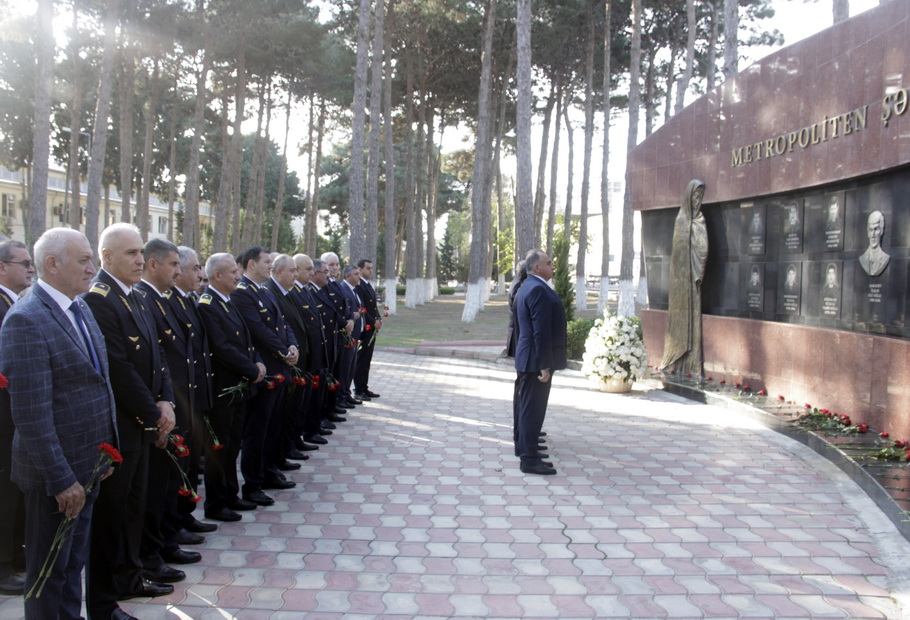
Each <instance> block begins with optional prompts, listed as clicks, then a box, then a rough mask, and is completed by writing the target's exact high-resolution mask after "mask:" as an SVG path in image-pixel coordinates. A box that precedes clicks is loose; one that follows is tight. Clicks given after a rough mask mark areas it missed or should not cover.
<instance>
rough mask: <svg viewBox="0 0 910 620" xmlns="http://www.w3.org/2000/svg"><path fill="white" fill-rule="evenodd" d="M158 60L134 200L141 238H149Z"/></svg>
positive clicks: (147, 109) (150, 93)
mask: <svg viewBox="0 0 910 620" xmlns="http://www.w3.org/2000/svg"><path fill="white" fill-rule="evenodd" d="M158 75H159V65H158V59H157V58H155V60H154V65H153V69H152V75H151V79H150V80H149V100H148V104H147V106H146V113H145V141H144V143H143V146H142V192H141V193H140V194H139V195H138V196H137V198H136V219H138V220H139V233H140V235H142V238H143V239H145V240H148V238H149V192H150V189H149V188H150V187H151V180H152V138H153V137H154V135H155V134H154V132H155V125H157V121H158Z"/></svg>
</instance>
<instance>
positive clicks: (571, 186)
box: [562, 93, 575, 230]
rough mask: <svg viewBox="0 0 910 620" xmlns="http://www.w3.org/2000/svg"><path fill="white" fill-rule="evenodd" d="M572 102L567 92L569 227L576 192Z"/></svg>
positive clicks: (566, 215)
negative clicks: (571, 116) (570, 114)
mask: <svg viewBox="0 0 910 620" xmlns="http://www.w3.org/2000/svg"><path fill="white" fill-rule="evenodd" d="M571 103H572V97H571V93H566V102H565V105H564V106H563V108H562V114H563V120H565V122H566V138H568V144H569V161H568V168H569V170H568V177H567V180H566V208H565V212H564V213H563V221H562V224H563V226H565V227H566V230H568V229H569V224H570V223H571V221H572V198H573V196H574V194H575V132H574V131H573V129H572V122H571V121H570V120H569V106H570V105H571Z"/></svg>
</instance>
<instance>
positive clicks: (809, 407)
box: [803, 403, 812, 409]
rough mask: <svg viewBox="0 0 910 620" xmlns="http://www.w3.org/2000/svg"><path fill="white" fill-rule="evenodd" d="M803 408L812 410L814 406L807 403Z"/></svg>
mask: <svg viewBox="0 0 910 620" xmlns="http://www.w3.org/2000/svg"><path fill="white" fill-rule="evenodd" d="M803 407H805V408H806V409H812V405H810V404H809V403H806V404H805V405H803Z"/></svg>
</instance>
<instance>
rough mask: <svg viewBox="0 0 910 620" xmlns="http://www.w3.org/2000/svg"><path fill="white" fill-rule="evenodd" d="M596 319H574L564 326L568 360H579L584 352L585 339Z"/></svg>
mask: <svg viewBox="0 0 910 620" xmlns="http://www.w3.org/2000/svg"><path fill="white" fill-rule="evenodd" d="M595 320H596V319H574V320H572V321H569V323H568V325H567V326H566V343H567V351H566V352H567V355H568V358H569V359H570V360H580V359H581V356H582V355H584V353H585V340H587V339H588V333H589V332H590V331H591V329H592V328H593V327H594V321H595Z"/></svg>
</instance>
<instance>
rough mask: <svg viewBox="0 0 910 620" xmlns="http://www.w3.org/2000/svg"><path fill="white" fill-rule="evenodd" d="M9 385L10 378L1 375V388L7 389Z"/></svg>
mask: <svg viewBox="0 0 910 620" xmlns="http://www.w3.org/2000/svg"><path fill="white" fill-rule="evenodd" d="M8 387H9V379H7V378H6V375H0V390H5V389H6V388H8Z"/></svg>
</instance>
